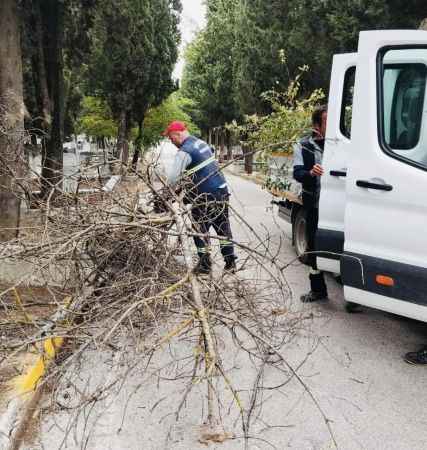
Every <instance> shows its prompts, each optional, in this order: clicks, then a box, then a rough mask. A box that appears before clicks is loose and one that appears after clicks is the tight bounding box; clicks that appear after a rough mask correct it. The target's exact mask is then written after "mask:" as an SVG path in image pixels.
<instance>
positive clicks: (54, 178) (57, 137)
mask: <svg viewBox="0 0 427 450" xmlns="http://www.w3.org/2000/svg"><path fill="white" fill-rule="evenodd" d="M42 13H43V17H44V18H45V22H44V25H45V30H46V34H45V59H46V74H47V84H48V89H49V92H50V99H51V101H52V127H51V130H50V136H49V137H48V140H47V143H46V152H45V155H44V158H43V168H42V196H43V197H47V196H48V195H49V193H50V191H51V190H52V189H54V188H58V189H60V188H61V182H62V172H63V150H62V143H63V132H64V73H63V66H64V62H63V55H62V47H63V41H64V4H63V3H62V2H58V1H56V0H44V1H43V7H42Z"/></svg>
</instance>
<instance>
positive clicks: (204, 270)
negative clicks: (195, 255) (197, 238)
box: [193, 254, 212, 275]
mask: <svg viewBox="0 0 427 450" xmlns="http://www.w3.org/2000/svg"><path fill="white" fill-rule="evenodd" d="M211 269H212V261H211V257H210V255H208V254H202V255H199V262H198V263H197V265H196V267H195V268H194V269H193V273H194V274H195V275H208V274H210V273H211Z"/></svg>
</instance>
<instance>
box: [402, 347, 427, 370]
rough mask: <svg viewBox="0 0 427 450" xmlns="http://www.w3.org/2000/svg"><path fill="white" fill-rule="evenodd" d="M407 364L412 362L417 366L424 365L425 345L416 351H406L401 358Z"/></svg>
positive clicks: (425, 359)
mask: <svg viewBox="0 0 427 450" xmlns="http://www.w3.org/2000/svg"><path fill="white" fill-rule="evenodd" d="M403 359H404V361H405V362H407V363H408V364H414V365H417V366H425V365H426V364H427V347H423V348H422V349H421V350H418V351H417V352H409V353H406V355H405V357H404V358H403Z"/></svg>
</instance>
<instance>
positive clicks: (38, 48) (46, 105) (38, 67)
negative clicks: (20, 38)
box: [31, 0, 52, 136]
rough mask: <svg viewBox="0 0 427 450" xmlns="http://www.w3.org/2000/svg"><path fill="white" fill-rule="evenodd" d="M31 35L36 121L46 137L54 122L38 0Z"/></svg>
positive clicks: (33, 14)
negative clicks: (33, 50)
mask: <svg viewBox="0 0 427 450" xmlns="http://www.w3.org/2000/svg"><path fill="white" fill-rule="evenodd" d="M32 8H33V9H32V17H31V33H32V39H33V43H34V47H35V52H34V54H33V56H32V57H31V66H32V75H33V79H34V86H35V94H36V100H37V109H38V113H39V119H38V120H37V121H36V126H37V127H38V130H36V131H37V132H38V133H37V134H41V135H44V136H46V134H47V133H48V132H49V128H50V125H51V122H52V104H51V99H50V96H49V90H48V86H47V77H46V66H45V52H44V48H43V21H42V16H41V11H40V3H39V1H38V0H34V1H33V2H32Z"/></svg>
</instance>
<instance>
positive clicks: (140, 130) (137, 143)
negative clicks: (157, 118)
mask: <svg viewBox="0 0 427 450" xmlns="http://www.w3.org/2000/svg"><path fill="white" fill-rule="evenodd" d="M142 124H143V120H140V121H139V122H138V137H137V138H136V141H135V151H134V153H133V158H132V170H133V171H134V172H136V171H137V166H138V159H139V155H140V154H141V148H142V133H143V130H144V129H143V125H142Z"/></svg>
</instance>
